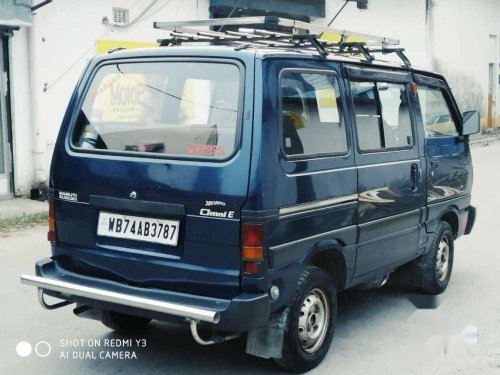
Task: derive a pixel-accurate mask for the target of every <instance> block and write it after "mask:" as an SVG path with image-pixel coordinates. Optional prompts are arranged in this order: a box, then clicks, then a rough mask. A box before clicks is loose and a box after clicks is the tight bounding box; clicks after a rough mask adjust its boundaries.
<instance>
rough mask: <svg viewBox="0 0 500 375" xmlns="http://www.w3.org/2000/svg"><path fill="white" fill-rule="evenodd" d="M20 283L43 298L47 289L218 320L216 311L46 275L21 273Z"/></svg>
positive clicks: (185, 316) (191, 317)
mask: <svg viewBox="0 0 500 375" xmlns="http://www.w3.org/2000/svg"><path fill="white" fill-rule="evenodd" d="M21 283H23V284H26V285H32V286H35V287H37V288H39V296H41V298H43V291H45V290H48V291H54V292H58V293H62V294H64V295H68V296H77V297H83V298H88V299H91V300H97V301H103V302H109V303H114V304H118V305H123V306H129V307H134V308H139V309H145V310H150V311H156V312H159V313H163V314H168V315H175V316H180V317H184V318H189V319H193V320H196V321H202V322H207V323H213V324H217V323H218V322H219V320H220V312H218V311H212V310H207V309H202V308H197V307H192V306H187V305H183V304H179V303H172V302H166V301H161V300H157V299H150V298H145V297H139V296H134V295H129V294H125V293H118V292H114V291H109V290H105V289H99V288H94V287H88V286H84V285H79V284H75V283H70V282H66V281H61V280H55V279H49V278H46V277H40V276H31V275H21ZM42 301H43V299H42ZM45 305H46V303H45V302H44V303H42V306H44V307H46V306H45ZM63 305H66V304H64V303H63V304H61V306H58V307H62V306H63ZM53 306H57V305H53Z"/></svg>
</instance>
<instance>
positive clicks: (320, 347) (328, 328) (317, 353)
mask: <svg viewBox="0 0 500 375" xmlns="http://www.w3.org/2000/svg"><path fill="white" fill-rule="evenodd" d="M336 320H337V294H336V291H335V285H334V283H333V280H332V278H331V277H330V275H329V274H328V273H327V272H326V271H324V270H322V269H320V268H317V267H312V266H309V267H307V268H306V269H305V270H304V271H303V272H302V274H301V276H300V278H299V281H298V283H297V286H296V289H295V295H294V299H293V301H292V303H291V306H290V315H289V318H288V324H287V328H286V331H285V336H284V340H283V351H282V358H281V359H279V360H277V361H276V362H277V363H278V364H279V365H280V366H282V367H284V368H286V369H287V370H289V371H292V372H295V373H303V372H306V371H309V370H311V369H313V368H314V367H316V366H318V365H319V364H320V363H321V361H322V360H323V359H324V358H325V356H326V354H327V353H328V349H329V348H330V344H331V342H332V339H333V334H334V331H335V325H336Z"/></svg>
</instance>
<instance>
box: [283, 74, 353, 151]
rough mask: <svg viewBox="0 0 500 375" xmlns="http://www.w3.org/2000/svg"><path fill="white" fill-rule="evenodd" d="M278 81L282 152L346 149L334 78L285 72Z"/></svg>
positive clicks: (339, 103) (344, 131)
mask: <svg viewBox="0 0 500 375" xmlns="http://www.w3.org/2000/svg"><path fill="white" fill-rule="evenodd" d="M280 85H281V116H282V149H283V152H284V153H285V155H287V156H304V155H328V154H344V153H346V152H347V150H348V146H347V134H346V129H345V125H344V120H343V115H342V105H341V98H340V94H339V88H338V83H337V80H336V78H335V77H334V76H333V75H331V74H323V73H309V72H285V73H284V74H282V76H281V83H280Z"/></svg>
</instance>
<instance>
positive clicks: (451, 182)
mask: <svg viewBox="0 0 500 375" xmlns="http://www.w3.org/2000/svg"><path fill="white" fill-rule="evenodd" d="M242 20H245V21H242ZM208 21H210V22H212V23H210V22H208ZM208 21H207V22H206V25H208V26H210V25H213V22H215V21H214V20H208ZM196 22H197V23H196V24H195V26H198V25H199V24H200V22H201V23H202V21H196ZM219 22H222V21H220V20H219ZM224 22H229V21H224ZM234 22H239V25H240V26H242V25H243V22H247V23H250V24H252V25H254V24H256V23H258V22H262V25H261V29H240V31H235V30H234V28H230V27H229V26H231V25H233V24H228V28H227V30H225V31H205V32H199V31H186V30H183V31H182V32H181V31H180V30H179V29H178V28H177V27H178V25H177V24H176V23H170V24H168V23H167V24H163V25H159V27H162V26H164V27H167V28H168V27H170V30H173V33H172V36H171V37H170V38H169V39H167V40H165V41H163V42H162V45H163V46H161V47H158V48H151V49H142V50H120V51H113V52H112V53H108V54H105V55H100V56H97V57H95V58H94V59H92V61H91V62H90V63H89V65H88V66H87V68H86V69H85V72H84V73H83V75H82V78H81V79H80V81H79V82H78V84H77V87H76V89H75V91H74V93H73V95H72V97H71V100H70V103H69V106H68V109H67V112H66V115H65V116H64V120H63V122H62V125H61V128H60V133H59V136H58V139H57V143H56V146H55V150H54V155H53V159H52V165H51V173H50V201H49V207H50V220H49V232H48V239H49V241H50V243H51V248H52V254H51V256H50V257H49V258H46V259H42V260H40V261H39V262H37V264H36V276H29V275H23V276H22V281H23V282H24V283H26V284H29V285H34V286H36V287H37V288H38V290H39V299H40V302H41V304H42V305H43V306H44V307H46V308H49V309H54V308H58V307H62V306H64V305H67V304H75V307H74V310H73V311H74V313H75V314H76V315H77V316H80V317H89V318H93V319H97V320H100V321H102V322H103V323H104V324H105V325H106V326H107V327H110V328H111V329H113V330H117V331H123V332H128V331H134V330H138V329H141V328H144V327H145V326H146V325H147V324H148V323H149V322H150V321H151V320H152V319H158V320H166V321H176V322H178V323H180V324H189V325H190V327H191V331H192V335H193V337H194V339H195V340H196V341H197V342H198V343H200V344H203V345H209V344H215V343H219V342H222V341H226V340H229V339H233V338H235V337H238V336H240V335H243V334H247V335H246V351H247V353H249V354H252V355H256V356H260V357H264V358H272V359H274V360H275V361H276V362H277V363H278V364H279V365H281V366H283V367H285V368H286V369H288V370H290V371H293V372H299V373H300V372H305V371H308V370H310V369H312V368H314V367H315V366H317V365H318V364H319V363H320V362H321V361H322V360H323V358H324V357H325V356H326V354H327V352H328V349H329V347H330V344H331V342H332V338H333V334H334V330H335V326H336V320H337V294H338V293H340V292H342V291H343V290H346V289H348V288H352V287H365V288H366V287H373V288H376V287H380V286H382V285H383V284H385V283H386V281H387V280H388V279H389V278H393V277H394V279H395V280H398V282H399V283H402V284H404V285H406V286H409V287H412V288H417V289H419V290H421V291H422V292H423V293H427V294H439V293H442V292H444V291H445V289H446V287H447V285H448V282H449V280H450V277H451V274H452V269H453V262H454V258H455V251H454V250H455V248H454V242H455V241H456V240H457V239H458V238H459V237H460V236H462V235H464V234H469V233H470V232H471V230H472V228H473V225H474V221H475V215H476V210H475V208H474V207H473V206H471V187H472V162H471V154H470V149H469V142H468V136H469V135H470V134H472V133H475V132H477V131H478V130H479V115H478V113H477V112H467V113H465V114H462V113H461V112H460V111H459V108H458V107H457V104H456V102H455V100H454V98H453V94H452V93H451V91H450V88H449V87H448V84H447V82H446V80H445V79H444V77H442V76H441V75H439V74H436V73H432V72H428V71H424V70H421V69H417V68H414V67H412V66H411V65H410V64H409V62H408V61H407V60H406V59H404V58H403V63H388V62H383V61H379V60H377V59H374V58H372V55H373V54H374V53H376V52H380V51H381V50H379V51H375V50H370V49H369V48H368V47H367V46H366V44H365V43H362V42H357V43H351V42H349V41H348V40H347V41H346V40H344V38H342V40H341V41H340V42H338V43H332V42H323V41H322V40H321V39H319V37H317V38H316V37H315V36H314V35H315V34H312V33H309V34H304V35H302V34H297V33H293V32H292V33H288V34H287V33H285V32H283V30H282V29H279V30H280V31H276V28H272V27H270V26H275V27H277V26H280V27H284V28H286V27H289V28H291V29H292V31H293V30H296V29H300V30H305V29H308V28H310V29H311V30H313V31H314V30H315V29H314V28H313V25H311V26H308V25H309V24H305V23H300V25H299V24H297V23H296V22H297V21H293V20H286V19H279V18H275V17H262V18H252V19H251V20H248V19H238V21H234ZM157 26H158V25H157ZM266 27H269V28H268V29H266V30H267V31H266V30H263V29H264V28H266ZM316 28H317V26H316ZM323 31H324V30H321V32H323ZM252 35H253V36H254V37H253V39H252ZM301 35H302V36H301ZM223 36H226V37H225V38H226V39H223ZM231 37H234V38H236V39H234V38H233V39H231ZM365 37H366V36H365ZM204 38H205V39H204ZM200 40H201V41H205V42H206V43H205V44H210V45H204V44H203V43H201V45H200V43H196V42H198V41H200ZM376 40H379V41H380V39H376ZM191 42H193V43H191ZM388 43H390V40H388V39H387V38H383V39H382V42H381V45H382V48H385V50H384V52H385V53H392V52H395V53H396V54H398V55H401V56H403V57H404V55H402V51H401V49H398V48H393V49H390V48H389V47H388V46H387V44H388ZM218 44H220V45H218ZM370 48H372V47H370ZM457 255H458V256H459V254H457ZM46 295H49V296H53V297H57V298H59V299H61V300H62V302H60V303H57V304H55V305H50V304H48V303H47V301H46V300H45V299H44V297H45V296H46ZM200 328H207V330H200Z"/></svg>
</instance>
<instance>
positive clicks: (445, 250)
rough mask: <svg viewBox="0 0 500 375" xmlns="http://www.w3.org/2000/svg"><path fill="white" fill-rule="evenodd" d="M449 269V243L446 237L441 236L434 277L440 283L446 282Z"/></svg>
mask: <svg viewBox="0 0 500 375" xmlns="http://www.w3.org/2000/svg"><path fill="white" fill-rule="evenodd" d="M449 268H450V243H449V240H448V237H447V236H442V237H441V240H440V241H439V247H438V251H437V256H436V275H437V278H438V280H439V281H440V282H443V281H444V280H446V276H448V270H449Z"/></svg>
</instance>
